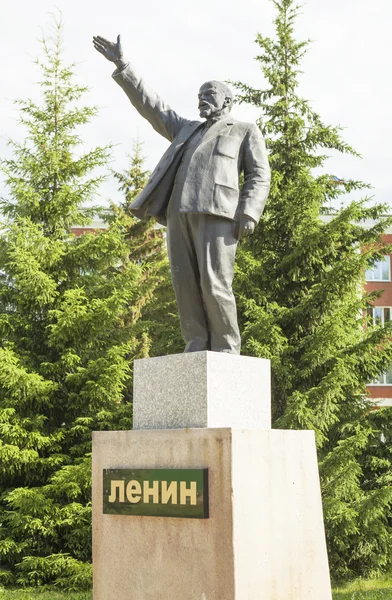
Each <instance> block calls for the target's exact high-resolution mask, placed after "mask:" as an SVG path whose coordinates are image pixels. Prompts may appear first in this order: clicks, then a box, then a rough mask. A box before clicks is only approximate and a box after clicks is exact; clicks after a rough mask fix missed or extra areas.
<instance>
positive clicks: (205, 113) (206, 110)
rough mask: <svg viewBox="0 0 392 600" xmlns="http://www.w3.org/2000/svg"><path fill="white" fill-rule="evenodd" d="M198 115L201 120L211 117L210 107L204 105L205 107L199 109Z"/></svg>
mask: <svg viewBox="0 0 392 600" xmlns="http://www.w3.org/2000/svg"><path fill="white" fill-rule="evenodd" d="M199 115H200V116H201V118H202V119H208V117H210V116H211V115H212V108H211V106H208V105H205V106H202V107H201V108H199Z"/></svg>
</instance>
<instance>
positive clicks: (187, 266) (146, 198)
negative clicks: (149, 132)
mask: <svg viewBox="0 0 392 600" xmlns="http://www.w3.org/2000/svg"><path fill="white" fill-rule="evenodd" d="M93 43H94V47H95V48H96V50H98V52H100V53H101V54H103V56H105V58H107V59H108V60H109V61H111V62H113V63H115V65H116V67H117V68H116V70H115V71H114V73H113V78H114V80H115V81H116V82H117V83H118V84H119V85H120V86H121V87H122V88H123V90H124V91H125V93H126V94H127V96H128V98H129V99H130V101H131V102H132V104H133V105H134V107H135V108H136V109H137V110H138V111H139V113H140V114H141V115H142V116H143V117H144V118H145V119H147V120H148V121H149V123H151V125H152V126H153V127H154V129H155V130H156V131H157V132H158V133H160V134H161V135H163V136H164V137H165V138H166V139H168V140H169V141H170V142H171V145H170V146H169V148H168V149H167V151H166V152H165V154H164V155H163V157H162V158H161V160H160V161H159V163H158V165H157V167H156V168H155V170H154V171H153V173H152V175H151V177H150V180H149V181H148V183H147V185H146V187H145V188H144V190H143V191H142V192H141V194H139V196H138V197H137V198H136V200H135V201H134V202H133V204H132V205H131V212H132V213H133V214H134V215H135V216H137V217H139V218H140V219H149V218H151V217H155V218H156V220H157V221H159V222H160V223H162V224H166V225H167V246H168V252H169V260H170V269H171V276H172V282H173V287H174V292H175V295H176V300H177V305H178V310H179V313H180V322H181V332H182V336H183V338H184V341H185V344H186V346H185V352H197V351H200V350H213V351H215V352H231V353H234V354H239V353H240V346H241V338H240V332H239V329H238V323H237V311H236V304H235V299H234V295H233V291H232V282H233V276H234V259H235V253H236V248H237V243H238V240H239V239H240V238H241V237H242V236H244V235H248V234H251V233H252V232H253V230H254V228H255V225H256V223H257V222H258V220H259V218H260V216H261V214H262V212H263V209H264V205H265V202H266V199H267V195H268V191H269V185H270V169H269V165H268V158H267V153H266V149H265V143H264V139H263V136H262V135H261V133H260V130H259V129H258V127H257V126H256V124H254V123H242V122H240V121H236V120H235V119H233V117H232V116H231V115H230V110H231V107H232V104H233V98H232V94H231V92H230V89H229V88H228V87H227V86H226V85H225V84H224V83H221V82H219V81H208V82H206V83H204V84H203V85H202V86H201V88H200V90H199V96H198V98H199V114H200V117H201V118H204V119H205V121H204V122H201V121H190V120H188V119H184V118H183V117H180V116H179V115H178V114H177V113H176V112H175V111H174V110H173V109H171V108H170V106H168V105H167V104H165V102H164V101H163V100H162V99H161V98H160V97H159V96H158V95H157V94H156V93H155V92H153V91H152V90H151V89H150V88H149V87H148V86H147V85H146V84H145V83H144V81H143V79H141V78H140V77H138V75H137V74H136V73H135V71H134V69H133V67H132V66H131V65H130V64H129V62H127V61H126V60H125V59H124V56H123V51H122V48H121V40H120V36H118V38H117V42H116V43H113V42H110V41H108V40H106V39H105V38H102V37H100V36H97V37H94V39H93ZM241 172H243V173H244V183H243V185H242V188H241V189H240V186H239V177H240V174H241Z"/></svg>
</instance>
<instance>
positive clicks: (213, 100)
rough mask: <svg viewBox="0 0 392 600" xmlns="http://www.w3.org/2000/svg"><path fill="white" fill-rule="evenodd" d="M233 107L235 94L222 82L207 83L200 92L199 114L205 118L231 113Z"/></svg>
mask: <svg viewBox="0 0 392 600" xmlns="http://www.w3.org/2000/svg"><path fill="white" fill-rule="evenodd" d="M232 105H233V94H232V93H231V90H230V88H229V87H228V86H227V85H226V84H225V83H223V82H222V81H216V80H211V81H206V83H203V85H202V86H201V88H200V90H199V112H200V116H201V117H204V118H207V119H208V118H209V117H213V116H214V115H216V116H218V114H219V115H221V114H226V113H228V112H230V110H231V107H232Z"/></svg>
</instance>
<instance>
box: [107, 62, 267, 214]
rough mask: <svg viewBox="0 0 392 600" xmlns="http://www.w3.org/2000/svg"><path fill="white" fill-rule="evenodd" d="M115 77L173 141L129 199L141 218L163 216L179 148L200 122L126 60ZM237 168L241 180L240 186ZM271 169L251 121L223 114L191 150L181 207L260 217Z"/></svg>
mask: <svg viewBox="0 0 392 600" xmlns="http://www.w3.org/2000/svg"><path fill="white" fill-rule="evenodd" d="M113 78H114V80H115V81H116V82H117V83H118V84H119V85H120V86H121V87H122V88H123V90H124V91H125V93H126V94H127V96H128V98H129V99H130V101H131V102H132V104H133V105H134V106H135V108H136V109H137V110H138V112H139V113H140V114H141V115H142V116H143V117H144V118H146V119H147V120H148V121H149V122H150V123H151V125H152V126H153V127H154V129H155V130H156V131H157V132H158V133H160V134H161V135H163V136H164V137H165V138H167V139H168V140H169V141H170V142H171V145H170V146H169V148H168V149H167V151H166V152H165V154H164V155H163V156H162V158H161V160H160V161H159V163H158V165H157V166H156V168H155V169H154V171H153V173H152V174H151V177H150V179H149V181H148V183H147V185H146V187H145V188H144V190H143V191H142V192H141V193H140V194H139V195H138V196H137V198H136V199H135V201H134V202H133V203H132V204H131V207H130V210H131V212H132V213H133V214H134V215H135V216H137V217H139V218H140V219H143V218H150V217H151V216H152V217H156V218H157V220H159V221H161V222H162V221H163V220H164V217H165V214H166V209H167V205H168V203H169V200H170V196H171V193H172V189H173V185H174V180H175V177H176V174H177V169H178V166H179V164H180V162H181V158H182V153H183V152H182V151H183V149H184V145H185V144H186V142H187V140H188V139H189V138H190V136H191V135H192V133H193V132H194V131H195V130H196V129H197V127H199V125H201V122H200V121H190V120H188V119H184V118H182V117H180V116H179V115H178V114H177V113H176V112H175V111H174V110H172V109H171V108H170V106H168V105H167V104H165V103H164V101H163V100H162V99H161V98H160V97H159V96H158V95H157V94H156V93H155V92H153V91H152V90H151V89H150V88H149V87H148V86H147V85H146V84H145V83H144V81H143V79H140V78H139V77H138V76H137V75H136V74H135V72H134V70H133V69H132V68H131V67H130V66H129V65H127V66H126V67H125V68H123V69H121V70H116V71H115V72H114V73H113ZM241 172H243V173H244V183H243V186H242V188H241V189H240V187H239V178H240V174H241ZM195 178H197V181H198V193H197V194H196V195H195V194H191V193H189V192H190V190H189V184H188V182H189V181H192V179H193V181H194V179H195ZM269 186H270V169H269V164H268V158H267V152H266V149H265V143H264V138H263V136H262V135H261V132H260V130H259V128H258V127H257V125H256V124H255V123H243V122H239V121H237V120H236V119H234V118H233V117H232V116H231V115H226V116H224V117H222V118H221V119H219V120H218V121H217V122H216V123H215V124H214V125H212V126H211V127H210V128H209V129H208V130H207V132H206V134H205V135H204V137H203V139H202V141H201V143H200V144H199V146H198V147H197V148H196V150H195V151H194V153H193V155H192V158H191V162H190V164H189V167H188V171H187V178H186V180H185V182H184V187H183V192H182V197H181V202H180V208H179V210H180V211H181V212H192V213H207V214H212V215H217V216H221V217H225V218H229V219H234V220H237V219H238V218H239V217H240V216H241V215H247V216H249V217H251V218H252V219H254V220H255V221H256V222H257V221H258V220H259V218H260V216H261V214H262V212H263V209H264V205H265V202H266V199H267V196H268V192H269Z"/></svg>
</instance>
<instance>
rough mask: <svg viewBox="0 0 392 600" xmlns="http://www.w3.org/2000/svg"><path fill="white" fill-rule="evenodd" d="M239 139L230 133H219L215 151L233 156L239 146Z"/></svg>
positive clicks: (235, 154)
mask: <svg viewBox="0 0 392 600" xmlns="http://www.w3.org/2000/svg"><path fill="white" fill-rule="evenodd" d="M240 141H241V140H240V139H239V138H236V137H234V136H230V135H219V136H218V140H217V142H216V147H215V150H216V153H217V154H221V155H222V156H228V157H229V158H235V157H236V156H237V153H238V149H239V146H240Z"/></svg>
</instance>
